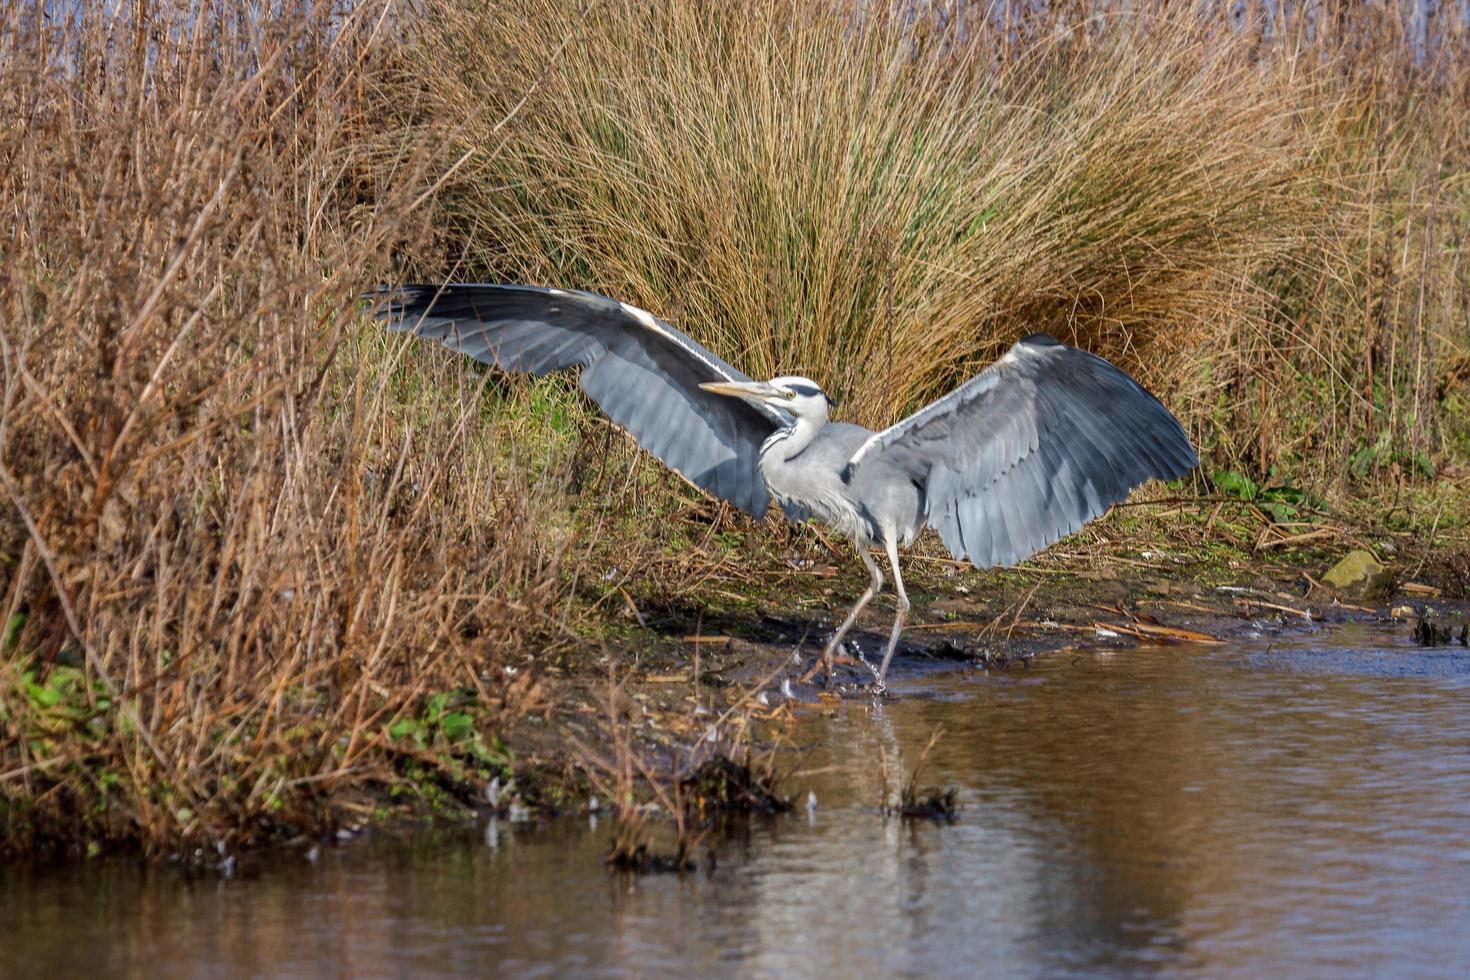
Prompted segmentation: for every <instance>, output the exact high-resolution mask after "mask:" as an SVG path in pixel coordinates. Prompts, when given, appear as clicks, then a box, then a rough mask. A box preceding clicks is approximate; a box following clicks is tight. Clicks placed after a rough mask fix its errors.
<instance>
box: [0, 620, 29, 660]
mask: <svg viewBox="0 0 1470 980" xmlns="http://www.w3.org/2000/svg"><path fill="white" fill-rule="evenodd" d="M25 624H26V614H25V613H16V614H15V615H14V616H11V617H10V622H8V623H6V624H5V638H4V640H0V650H5V651H9V650H11V649H12V648H14V646H15V643H16V641H17V640H19V639H20V631H21V628H22V627H24V626H25Z"/></svg>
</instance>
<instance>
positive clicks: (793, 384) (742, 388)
mask: <svg viewBox="0 0 1470 980" xmlns="http://www.w3.org/2000/svg"><path fill="white" fill-rule="evenodd" d="M699 387H701V388H703V389H704V390H705V391H712V392H714V393H715V394H717V395H729V396H730V397H732V398H743V399H745V400H746V401H748V402H765V403H766V404H768V405H774V406H776V407H777V408H779V409H781V410H782V411H784V412H787V413H789V414H791V415H794V416H796V417H797V418H799V419H817V420H819V421H822V422H825V421H827V408H828V407H829V406H831V405H834V404H836V403H835V402H833V401H832V399H830V398H828V397H827V394H826V392H824V391H822V386H821V385H819V384H817V383H816V382H815V381H813V380H812V379H811V378H803V377H801V376H800V375H782V376H781V377H779V378H772V379H771V380H770V381H714V382H710V383H709V384H702V385H700V386H699Z"/></svg>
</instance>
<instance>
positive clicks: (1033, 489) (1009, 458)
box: [385, 284, 1198, 686]
mask: <svg viewBox="0 0 1470 980" xmlns="http://www.w3.org/2000/svg"><path fill="white" fill-rule="evenodd" d="M385 293H386V295H387V298H388V301H389V304H390V305H389V309H388V312H387V314H386V316H387V317H388V318H389V320H390V325H391V327H392V328H393V329H398V330H411V331H413V332H414V333H417V334H419V335H420V336H425V337H429V338H432V339H437V340H439V341H441V342H443V343H444V344H445V345H446V346H448V347H451V348H453V349H455V350H458V351H461V352H463V353H465V354H468V355H469V356H471V357H474V358H476V359H478V360H481V361H484V362H486V363H489V364H494V365H496V366H498V367H500V368H502V369H504V370H506V371H512V372H524V373H530V374H545V373H547V372H550V371H556V370H562V369H565V368H569V367H574V366H580V367H581V369H582V374H581V385H582V388H583V390H584V391H586V392H587V394H588V395H589V396H590V397H591V398H592V399H593V400H595V401H596V402H597V403H598V404H599V405H600V406H601V407H602V408H603V410H604V411H606V412H607V414H608V415H609V416H610V417H611V418H612V420H613V421H614V422H616V423H617V424H618V425H620V426H622V427H623V428H624V429H626V430H627V431H628V432H629V433H630V434H632V435H633V436H634V438H636V439H637V440H638V442H639V443H640V444H641V445H642V446H643V447H644V448H645V449H647V450H648V451H649V452H651V453H653V454H654V455H656V456H658V457H659V458H660V459H662V460H663V461H664V462H665V463H667V464H668V465H669V466H671V467H673V468H674V469H676V470H678V471H679V472H680V473H682V474H683V475H684V476H685V477H686V478H688V479H689V480H690V481H691V482H693V483H694V484H696V485H697V486H699V487H702V488H703V489H705V490H707V491H709V492H710V493H712V494H714V495H716V496H718V497H721V498H723V499H725V500H728V501H730V502H731V503H733V504H735V505H736V506H738V507H740V508H741V509H742V510H745V511H747V512H748V513H750V514H752V515H754V516H756V517H759V516H761V515H762V514H763V513H765V511H766V509H767V508H768V506H769V505H770V503H771V501H772V500H774V501H775V502H776V503H778V504H779V505H780V506H781V507H782V509H783V510H784V511H785V512H786V514H787V515H788V516H789V517H791V518H792V519H796V520H800V519H803V518H805V517H808V516H810V517H815V518H817V519H819V520H820V521H822V523H824V524H826V525H828V526H829V527H831V528H832V529H833V530H834V531H836V532H837V533H839V534H841V535H842V536H844V537H846V538H848V539H849V540H850V541H852V542H853V544H854V546H855V547H856V548H857V552H858V555H859V557H860V558H861V559H862V561H863V564H864V566H865V567H866V568H867V570H868V576H869V579H868V588H867V590H866V591H864V593H863V594H862V596H861V597H860V598H859V599H858V601H857V604H856V605H855V606H854V607H853V609H852V611H851V612H850V613H849V614H848V616H847V618H846V620H845V621H844V622H843V623H842V625H841V626H839V627H838V629H837V630H836V632H835V633H834V635H833V636H832V638H831V640H829V641H828V643H827V646H826V649H825V651H824V658H823V659H824V662H825V663H826V665H827V668H828V673H829V676H830V672H831V664H832V659H833V654H834V651H835V650H836V649H837V646H838V644H839V643H840V642H841V640H842V638H843V636H845V635H846V633H847V631H848V630H849V629H850V628H851V626H852V624H853V622H854V621H855V620H856V618H857V615H858V613H859V612H860V611H861V610H862V609H863V607H864V606H865V605H866V604H867V603H868V601H869V600H871V599H872V597H873V596H874V595H875V594H877V592H878V590H879V589H881V588H882V586H883V573H882V571H881V570H880V569H879V567H878V565H877V563H876V562H875V561H874V560H873V557H872V555H871V554H870V552H869V548H870V546H875V545H876V546H879V547H881V548H882V549H883V550H884V552H885V553H886V556H887V558H888V561H889V566H890V569H891V570H892V573H893V583H894V588H895V590H896V592H897V595H898V609H897V615H896V616H895V617H894V623H893V628H892V630H891V631H890V633H889V637H888V645H887V647H886V649H885V651H884V656H883V663H882V666H881V667H879V668H878V671H877V674H878V683H879V685H880V686H881V685H882V683H883V678H884V675H885V674H886V672H887V669H888V663H889V659H890V658H891V657H892V655H893V650H894V648H895V646H896V645H897V642H898V637H899V634H900V632H901V631H902V628H903V622H904V617H905V614H906V613H907V611H908V605H909V603H908V597H907V595H906V594H905V592H904V587H903V576H902V574H901V572H900V570H899V562H898V549H899V548H901V547H907V546H909V545H911V544H912V543H913V541H914V539H915V537H916V536H917V535H918V534H919V532H920V531H921V530H923V528H924V527H925V526H926V525H929V526H933V527H934V528H935V529H936V530H937V531H938V532H939V535H940V537H941V538H942V539H943V540H944V543H945V544H946V546H948V548H949V550H950V552H951V553H952V554H954V556H955V557H956V558H968V559H969V560H970V561H971V562H973V563H974V564H975V565H977V566H980V567H988V566H991V565H1009V564H1013V563H1015V562H1017V561H1021V560H1023V559H1025V558H1027V557H1029V556H1030V555H1032V554H1034V553H1035V552H1037V551H1039V550H1041V549H1042V548H1044V547H1046V546H1047V545H1048V544H1050V543H1051V542H1053V541H1056V540H1058V539H1060V538H1062V537H1064V536H1065V535H1067V534H1070V533H1071V532H1073V531H1075V530H1076V529H1077V528H1079V527H1081V526H1082V525H1083V524H1084V523H1086V522H1087V521H1089V520H1091V519H1093V518H1094V517H1097V516H1098V515H1100V514H1101V513H1103V511H1105V510H1106V509H1107V508H1108V507H1109V506H1111V505H1112V504H1114V503H1117V502H1118V501H1120V500H1122V499H1123V498H1124V497H1125V496H1127V494H1128V492H1129V490H1131V489H1132V488H1133V487H1135V486H1137V485H1138V484H1140V483H1142V482H1144V481H1145V480H1147V479H1149V478H1159V479H1173V478H1177V477H1179V476H1182V475H1184V474H1185V473H1186V472H1188V471H1189V470H1190V469H1192V468H1193V467H1194V466H1195V465H1196V464H1197V463H1198V460H1197V459H1196V458H1195V455H1194V451H1193V449H1192V448H1191V447H1190V445H1189V439H1188V438H1187V437H1186V436H1185V434H1184V430H1183V429H1182V428H1181V427H1180V425H1179V423H1178V421H1177V420H1175V418H1174V417H1173V416H1172V415H1170V414H1169V412H1168V410H1167V409H1165V408H1164V406H1163V405H1161V404H1160V403H1159V401H1158V400H1157V399H1156V398H1154V397H1153V396H1152V395H1150V394H1149V393H1148V392H1146V391H1144V390H1143V388H1141V387H1140V386H1139V385H1138V384H1137V382H1135V381H1134V380H1133V379H1132V378H1130V377H1128V375H1126V374H1124V373H1123V372H1122V371H1120V370H1118V369H1117V368H1116V367H1114V366H1113V365H1111V364H1109V363H1108V362H1107V361H1105V360H1103V359H1102V358H1100V357H1097V356H1095V355H1092V354H1089V353H1087V352H1085V351H1081V350H1077V349H1076V348H1072V347H1067V346H1065V345H1063V344H1059V343H1058V342H1057V341H1056V340H1054V339H1053V338H1051V337H1049V336H1047V335H1045V334H1033V335H1031V336H1029V337H1026V338H1024V339H1022V340H1021V341H1019V342H1017V343H1016V345H1015V346H1014V347H1012V348H1011V350H1010V351H1009V352H1008V353H1007V354H1006V355H1005V356H1004V357H1002V358H1001V359H1000V360H999V361H997V362H996V363H995V364H993V365H991V366H990V367H989V368H987V369H985V370H984V371H982V372H981V373H979V374H977V375H976V376H975V377H973V378H971V379H970V380H969V381H967V382H965V383H964V384H963V385H961V386H960V387H958V388H956V389H955V390H954V391H952V392H950V393H949V394H948V395H945V396H944V397H943V398H940V399H939V400H938V401H935V402H934V403H932V404H930V405H928V406H926V407H925V408H923V409H921V410H920V411H918V412H915V413H914V414H913V415H910V416H909V417H907V418H905V419H902V420H900V421H899V422H897V423H895V424H894V425H892V426H890V427H888V428H886V429H883V430H881V431H877V432H875V431H872V430H870V429H865V428H863V427H862V426H857V425H850V424H848V423H845V422H832V421H830V420H829V419H828V406H829V404H830V401H829V399H828V398H827V396H826V395H825V394H824V393H823V392H822V390H821V388H820V387H819V386H818V385H817V383H816V382H814V381H812V380H810V379H809V378H804V377H800V376H782V377H777V378H773V379H771V380H770V381H768V382H758V381H753V380H752V379H750V378H749V377H747V376H746V375H744V374H742V373H740V372H739V371H737V370H736V369H735V368H733V367H731V366H730V365H729V364H728V363H726V362H725V361H723V360H721V359H720V358H719V357H717V356H716V355H714V354H713V353H711V352H710V351H708V350H706V349H705V348H704V347H701V346H700V345H699V344H697V343H695V342H694V341H693V340H692V339H690V338H689V337H687V336H686V335H684V334H682V333H680V332H679V331H678V330H675V329H674V328H673V327H672V326H670V325H669V324H667V323H664V322H663V321H662V320H659V319H657V318H655V317H654V316H652V315H651V314H649V313H646V312H645V311H643V310H640V309H637V308H635V307H632V306H628V305H627V304H625V303H619V302H617V301H616V300H611V299H608V298H606V297H603V296H597V295H595V294H592V293H579V292H569V291H565V290H559V289H541V288H537V287H532V286H494V285H474V284H469V285H445V286H405V287H402V288H401V289H398V290H388V291H385Z"/></svg>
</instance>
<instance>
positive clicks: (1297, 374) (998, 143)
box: [402, 0, 1470, 494]
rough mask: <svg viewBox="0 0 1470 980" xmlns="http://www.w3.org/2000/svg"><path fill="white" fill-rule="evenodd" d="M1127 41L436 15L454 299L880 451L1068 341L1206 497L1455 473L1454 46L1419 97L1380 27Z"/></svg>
mask: <svg viewBox="0 0 1470 980" xmlns="http://www.w3.org/2000/svg"><path fill="white" fill-rule="evenodd" d="M1132 6H1135V10H1134V11H1133V12H1118V11H1110V10H1109V8H1108V5H1106V4H1097V3H1090V2H1082V3H1057V4H1052V5H1048V6H1046V7H1045V9H1040V8H1041V7H1042V5H1035V7H1034V9H1036V10H1037V12H1035V13H1033V14H1031V15H1029V16H1026V17H1023V18H1021V19H1019V20H1016V19H1011V20H1005V19H1003V18H994V17H993V18H987V17H986V16H985V14H984V11H986V10H989V9H992V8H990V7H988V6H987V5H985V4H973V5H968V6H966V5H963V4H961V5H948V4H946V5H933V6H932V8H930V10H929V13H927V14H924V15H921V16H920V17H918V19H917V20H915V19H912V18H911V17H909V16H908V11H909V9H910V5H908V4H895V5H893V8H894V9H895V10H897V11H898V12H897V13H895V14H892V15H890V14H888V13H885V12H884V10H885V5H881V4H874V5H861V6H859V5H847V4H833V3H829V2H824V0H790V2H772V0H739V2H735V3H729V4H686V3H654V4H641V3H640V4H634V3H630V2H621V0H603V2H591V3H585V4H578V3H570V2H566V0H512V2H510V3H507V4H498V5H495V6H494V7H485V6H483V5H480V4H477V3H472V2H468V0H426V2H425V3H424V4H423V5H422V7H423V11H424V18H423V24H422V35H421V39H420V42H419V43H418V44H417V46H416V47H415V49H414V53H413V56H412V59H411V62H410V67H409V69H408V70H409V73H410V74H411V75H412V76H413V77H414V78H415V80H416V85H417V86H418V90H419V93H420V98H419V100H418V101H417V102H415V103H414V104H413V105H414V109H413V112H412V113H411V114H406V115H405V116H404V117H403V120H402V121H403V123H404V125H407V126H409V127H410V129H411V127H412V126H413V125H414V124H415V121H416V120H417V121H422V120H436V119H454V120H457V121H459V122H460V123H461V125H460V127H459V129H458V130H457V132H456V139H455V141H454V142H453V144H452V146H450V147H449V148H448V149H447V151H446V156H445V158H444V159H445V164H446V165H447V164H448V162H449V161H458V162H460V163H461V166H460V169H458V170H457V172H456V176H457V179H456V180H455V181H454V182H453V185H452V187H451V189H450V192H449V193H448V194H446V195H445V196H443V197H442V198H441V199H440V208H441V210H440V219H441V227H442V228H443V229H445V230H446V234H447V236H448V239H449V242H450V244H449V250H450V254H451V255H452V256H453V260H452V261H449V262H441V263H439V264H437V265H433V263H431V265H433V268H434V271H435V272H436V273H438V274H444V275H449V276H457V277H461V278H486V279H512V280H523V281H535V282H556V283H561V284H572V285H577V286H583V287H589V288H594V289H598V290H601V291H604V292H607V293H610V294H614V295H618V296H622V297H626V298H628V299H631V300H634V301H637V302H640V303H642V304H644V305H646V306H648V307H650V308H652V309H655V310H657V311H659V312H661V313H663V314H665V315H667V316H670V317H672V318H674V319H675V320H676V321H677V322H679V323H680V324H681V325H682V326H684V327H686V328H687V329H689V330H690V331H692V332H693V333H695V334H696V335H698V336H699V337H700V338H701V339H702V340H704V341H706V342H707V343H709V344H711V345H713V346H714V347H715V348H716V349H718V350H720V351H721V352H722V353H724V354H726V355H727V356H729V357H730V358H732V359H734V360H735V361H736V362H737V363H740V364H741V365H742V366H743V367H745V368H746V369H747V370H749V371H750V372H751V373H753V374H756V375H766V374H772V373H777V372H778V371H802V372H807V373H810V374H812V375H813V376H816V377H818V378H820V379H821V380H823V381H824V382H826V383H827V385H828V387H829V388H831V389H832V390H833V391H834V392H835V393H836V394H838V395H839V396H843V397H845V398H846V403H845V406H844V407H845V415H846V417H848V418H851V419H854V420H856V421H862V422H866V423H869V424H873V423H878V422H886V421H889V420H891V419H893V418H894V417H896V416H897V415H899V414H901V413H902V412H904V411H906V410H911V409H913V408H914V407H916V406H917V405H918V404H920V403H922V402H923V401H924V400H925V399H927V398H929V397H931V396H933V395H934V394H936V393H937V392H939V391H941V390H943V389H945V388H946V387H947V386H949V385H951V384H952V383H954V382H955V381H956V380H957V379H959V378H961V377H963V376H965V375H967V374H968V373H969V372H971V371H972V370H974V369H975V367H976V366H977V365H979V364H980V363H982V362H984V361H985V360H987V359H988V358H990V357H992V356H994V355H995V354H996V353H997V352H998V351H1000V350H1001V349H1003V347H1004V346H1005V345H1007V344H1009V343H1010V342H1011V341H1012V340H1014V339H1015V338H1016V337H1017V336H1019V335H1020V334H1023V333H1026V332H1029V331H1032V330H1036V329H1045V330H1049V331H1051V332H1053V333H1056V334H1058V335H1060V336H1062V337H1063V338H1065V339H1069V340H1075V341H1077V342H1080V343H1083V344H1085V345H1087V346H1089V347H1092V348H1094V349H1097V350H1100V351H1102V352H1104V353H1107V354H1109V355H1112V356H1115V357H1118V358H1121V359H1122V360H1123V361H1124V362H1125V363H1126V364H1127V365H1128V366H1130V367H1131V368H1133V369H1134V370H1136V371H1138V372H1139V373H1140V374H1142V375H1143V377H1144V378H1145V380H1146V381H1147V382H1149V383H1150V384H1152V385H1153V386H1155V387H1156V388H1158V389H1160V390H1161V391H1162V392H1163V393H1164V394H1165V396H1166V399H1167V400H1169V401H1170V402H1171V403H1172V404H1174V405H1176V406H1177V407H1178V409H1179V411H1180V413H1181V415H1183V416H1184V417H1185V419H1186V422H1187V424H1188V425H1189V426H1190V428H1191V430H1192V431H1193V432H1194V433H1195V434H1196V436H1197V438H1198V441H1199V442H1200V443H1201V444H1202V445H1203V447H1204V448H1205V449H1206V450H1207V452H1208V455H1209V457H1210V462H1211V465H1212V467H1220V468H1223V467H1237V468H1241V469H1243V470H1245V471H1247V472H1250V473H1251V474H1253V475H1254V476H1256V477H1257V478H1258V479H1262V480H1265V479H1270V478H1271V477H1272V474H1273V472H1275V474H1276V478H1278V479H1295V480H1297V481H1299V482H1300V481H1303V480H1307V481H1310V482H1311V483H1312V485H1313V488H1314V489H1318V490H1319V491H1322V492H1325V493H1328V494H1335V493H1338V492H1340V491H1342V490H1343V489H1344V487H1345V486H1346V480H1347V479H1348V478H1353V477H1362V476H1364V475H1369V474H1370V472H1381V471H1382V470H1383V469H1384V467H1385V466H1387V465H1389V464H1390V463H1392V462H1393V461H1394V460H1395V459H1397V460H1400V461H1402V460H1404V459H1411V458H1412V457H1413V453H1415V452H1420V453H1422V454H1423V457H1424V459H1423V461H1424V462H1425V464H1426V466H1425V467H1423V469H1427V468H1428V467H1429V466H1432V465H1434V464H1436V463H1440V464H1442V463H1444V462H1446V461H1448V460H1449V459H1450V458H1452V453H1451V450H1452V449H1454V448H1455V447H1456V446H1457V445H1458V446H1460V447H1462V448H1463V447H1464V446H1465V445H1466V444H1467V441H1470V436H1467V433H1470V423H1467V421H1466V419H1465V416H1466V414H1467V411H1466V409H1467V406H1466V405H1465V402H1464V398H1463V395H1458V394H1456V393H1455V392H1454V391H1450V392H1449V394H1445V390H1446V388H1447V386H1449V387H1453V385H1454V383H1455V381H1456V379H1459V381H1461V382H1463V380H1464V375H1465V373H1466V370H1467V369H1466V368H1465V367H1464V365H1465V364H1466V363H1467V361H1466V359H1467V357H1470V343H1467V340H1466V337H1465V328H1464V319H1465V318H1464V303H1465V301H1464V298H1463V297H1464V296H1465V294H1466V289H1465V286H1466V283H1467V272H1466V269H1465V266H1464V263H1463V261H1462V258H1461V257H1462V255H1463V251H1464V249H1463V241H1464V232H1465V227H1466V220H1467V214H1470V191H1467V188H1466V186H1465V182H1464V180H1463V173H1464V170H1465V164H1466V162H1467V151H1466V147H1465V124H1464V113H1463V106H1464V105H1465V104H1466V99H1465V96H1466V92H1465V77H1466V73H1465V72H1464V70H1463V68H1464V66H1463V62H1464V60H1465V59H1464V57H1463V55H1461V54H1459V53H1458V52H1459V51H1460V50H1462V48H1461V47H1458V46H1457V45H1456V36H1452V35H1440V34H1436V35H1434V37H1433V39H1434V40H1435V46H1434V47H1433V48H1432V49H1429V50H1428V57H1427V60H1426V62H1425V63H1421V64H1416V62H1415V57H1414V49H1413V48H1412V46H1411V45H1410V43H1409V41H1408V39H1406V37H1405V34H1404V31H1403V30H1402V29H1401V28H1402V25H1401V21H1400V20H1398V19H1396V18H1397V17H1398V14H1397V13H1395V12H1393V11H1389V12H1384V11H1383V10H1381V9H1379V7H1378V6H1375V5H1357V4H1342V5H1334V6H1333V7H1332V8H1331V9H1330V10H1329V11H1328V13H1329V14H1330V15H1331V16H1328V15H1327V14H1324V15H1323V17H1322V20H1321V21H1320V22H1319V23H1317V24H1316V25H1315V27H1314V28H1313V30H1312V32H1310V33H1309V32H1308V25H1306V24H1305V23H1304V22H1296V21H1292V22H1289V23H1285V24H1281V23H1278V24H1277V26H1276V29H1275V31H1274V32H1272V31H1267V30H1266V29H1265V24H1266V22H1267V12H1266V9H1265V7H1264V6H1261V5H1247V7H1245V8H1244V15H1243V19H1242V18H1237V21H1238V22H1237V23H1235V24H1233V25H1232V24H1231V23H1230V20H1229V18H1227V17H1226V16H1225V15H1224V11H1223V5H1222V8H1221V10H1220V11H1219V12H1218V13H1215V14H1210V15H1208V16H1204V17H1197V16H1194V15H1193V14H1192V13H1190V12H1189V11H1187V10H1184V9H1183V8H1185V7H1186V6H1187V5H1182V4H1159V5H1157V6H1155V7H1151V5H1132ZM944 10H948V14H945V15H942V11H944ZM528 91H530V92H531V94H530V96H529V98H527V94H526V93H527V92H528ZM512 109H515V110H517V111H518V112H519V116H518V118H517V122H516V125H514V126H513V127H511V128H510V129H509V130H505V129H501V128H497V126H498V124H499V122H500V120H502V119H503V118H504V116H505V114H506V113H507V112H509V111H511V110H512ZM1457 168H1458V169H1457ZM1375 446H1377V447H1378V448H1377V449H1376V450H1374V449H1373V447H1375ZM1354 451H1366V452H1368V453H1369V455H1370V456H1371V459H1370V458H1369V456H1363V455H1360V456H1359V458H1358V463H1357V464H1356V465H1355V466H1354V467H1349V466H1348V464H1347V462H1346V460H1347V459H1348V457H1349V456H1350V454H1351V453H1352V452H1354ZM1365 460H1367V462H1366V463H1365V462H1364V461H1365ZM1380 463H1381V464H1382V465H1379V464H1380ZM1407 476H1409V477H1412V476H1413V474H1412V473H1410V474H1407Z"/></svg>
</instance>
